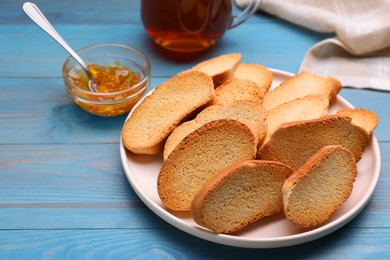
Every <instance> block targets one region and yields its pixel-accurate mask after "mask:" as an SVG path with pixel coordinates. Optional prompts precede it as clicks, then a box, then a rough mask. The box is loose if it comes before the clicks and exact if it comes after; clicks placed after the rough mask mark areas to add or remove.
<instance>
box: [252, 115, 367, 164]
mask: <svg viewBox="0 0 390 260" xmlns="http://www.w3.org/2000/svg"><path fill="white" fill-rule="evenodd" d="M369 142H370V136H369V135H368V133H367V131H366V130H364V129H363V128H361V127H359V126H357V125H354V124H353V123H352V120H351V118H349V117H346V116H337V115H327V116H323V117H321V118H318V119H313V120H305V121H296V122H291V123H285V124H282V125H280V126H279V128H278V129H276V130H275V132H274V133H273V134H272V135H271V137H270V139H269V141H268V142H267V143H265V144H264V145H263V146H262V147H261V148H260V149H259V152H258V155H257V156H258V158H259V159H262V160H271V161H280V162H283V163H285V164H287V165H289V166H291V167H292V168H294V169H298V168H299V167H300V166H302V165H303V164H304V163H305V162H306V161H307V160H308V159H309V158H310V157H311V156H312V155H313V154H314V153H316V152H317V151H318V150H320V149H321V148H322V147H324V146H327V145H341V146H343V147H345V148H347V149H348V150H350V151H351V152H352V154H353V155H354V157H355V160H356V161H359V160H360V158H361V157H362V154H363V152H364V150H365V149H366V147H367V146H368V144H369Z"/></svg>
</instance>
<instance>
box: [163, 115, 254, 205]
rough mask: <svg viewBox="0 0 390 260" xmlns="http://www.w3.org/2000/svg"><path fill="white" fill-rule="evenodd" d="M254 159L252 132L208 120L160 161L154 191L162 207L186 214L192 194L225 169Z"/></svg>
mask: <svg viewBox="0 0 390 260" xmlns="http://www.w3.org/2000/svg"><path fill="white" fill-rule="evenodd" d="M255 156H256V138H255V136H254V135H253V132H252V130H251V129H250V128H249V127H248V126H247V125H246V124H243V123H241V122H238V121H236V120H231V119H220V120H215V121H211V122H209V123H207V124H205V125H203V126H201V127H200V128H198V129H196V130H195V131H194V132H192V133H191V134H189V135H188V136H187V137H186V138H184V140H183V141H181V142H180V143H179V144H178V145H177V146H176V148H175V149H174V150H173V151H172V153H171V154H170V156H169V157H168V158H167V159H166V160H165V161H164V163H163V165H162V167H161V170H160V173H159V175H158V179H157V190H158V194H159V196H160V199H161V201H162V202H163V204H164V205H165V207H167V208H169V209H172V210H177V211H189V210H190V209H191V203H192V200H193V198H194V196H195V194H196V193H197V192H198V191H199V189H200V188H201V187H202V186H203V185H204V184H205V183H206V182H207V181H208V180H209V179H210V178H211V177H213V176H214V175H215V174H217V173H218V172H219V171H221V170H222V169H224V168H226V167H227V166H229V165H231V164H233V163H235V162H237V161H242V160H249V159H254V157H255Z"/></svg>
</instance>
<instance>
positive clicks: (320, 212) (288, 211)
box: [282, 146, 357, 227]
mask: <svg viewBox="0 0 390 260" xmlns="http://www.w3.org/2000/svg"><path fill="white" fill-rule="evenodd" d="M356 174H357V166H356V162H355V158H354V156H353V154H352V153H351V152H350V151H349V150H347V149H345V148H343V147H342V146H325V147H323V148H322V149H321V150H319V151H318V152H317V153H315V154H314V155H313V156H312V157H311V158H310V159H309V160H308V161H307V162H306V163H305V164H304V165H303V166H302V167H301V168H299V169H298V170H297V171H296V172H294V173H293V174H292V175H291V176H290V177H288V178H287V180H286V181H285V183H284V185H283V189H282V192H283V204H284V212H285V215H286V216H287V218H288V219H289V220H290V221H291V222H292V223H294V224H296V225H298V226H302V227H311V226H315V225H318V224H321V223H323V222H324V221H326V220H327V219H329V217H330V216H331V215H332V214H333V213H334V212H335V211H337V210H338V209H339V208H340V206H341V205H342V204H343V203H344V202H345V201H346V200H347V199H348V197H349V196H350V194H351V193H352V188H353V183H354V181H355V178H356Z"/></svg>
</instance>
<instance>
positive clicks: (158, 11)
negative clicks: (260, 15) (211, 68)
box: [141, 0, 261, 52]
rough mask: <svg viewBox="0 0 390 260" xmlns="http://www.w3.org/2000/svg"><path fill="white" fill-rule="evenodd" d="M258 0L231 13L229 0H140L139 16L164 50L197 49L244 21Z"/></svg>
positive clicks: (210, 44) (184, 50) (205, 47)
mask: <svg viewBox="0 0 390 260" xmlns="http://www.w3.org/2000/svg"><path fill="white" fill-rule="evenodd" d="M260 2H261V0H253V1H252V3H251V4H250V5H248V6H247V8H246V9H245V10H243V11H242V12H241V13H240V14H239V15H237V16H234V15H233V14H232V0H142V1H141V18H142V23H143V25H144V27H145V29H146V32H147V34H148V35H149V36H150V37H151V38H152V39H153V40H154V42H155V43H157V44H158V45H160V46H162V47H163V48H164V49H167V50H170V51H174V52H198V51H203V50H205V49H207V48H209V47H210V46H212V45H214V44H215V43H217V42H218V40H219V39H220V38H221V37H222V36H223V35H224V33H225V32H226V31H227V30H229V29H232V28H234V27H237V26H238V25H240V24H242V23H243V22H245V21H246V20H247V19H248V18H249V17H250V16H251V15H252V14H253V13H254V12H255V11H256V10H257V8H258V6H259V4H260Z"/></svg>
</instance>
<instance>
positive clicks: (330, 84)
mask: <svg viewBox="0 0 390 260" xmlns="http://www.w3.org/2000/svg"><path fill="white" fill-rule="evenodd" d="M340 90H341V83H340V82H339V81H338V80H337V79H335V78H332V77H322V76H319V75H316V74H312V73H309V72H300V73H298V74H296V75H295V76H293V77H292V78H290V79H288V80H286V81H284V82H283V83H282V84H280V85H279V86H278V87H277V88H275V89H274V90H272V91H270V92H268V93H267V94H265V95H264V99H263V106H264V108H265V109H267V110H270V109H272V108H274V107H277V106H279V105H280V104H283V103H286V102H288V101H291V100H293V99H296V98H301V97H304V96H308V95H326V96H328V98H329V103H332V102H333V101H334V100H335V99H336V96H337V94H338V93H339V92H340Z"/></svg>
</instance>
